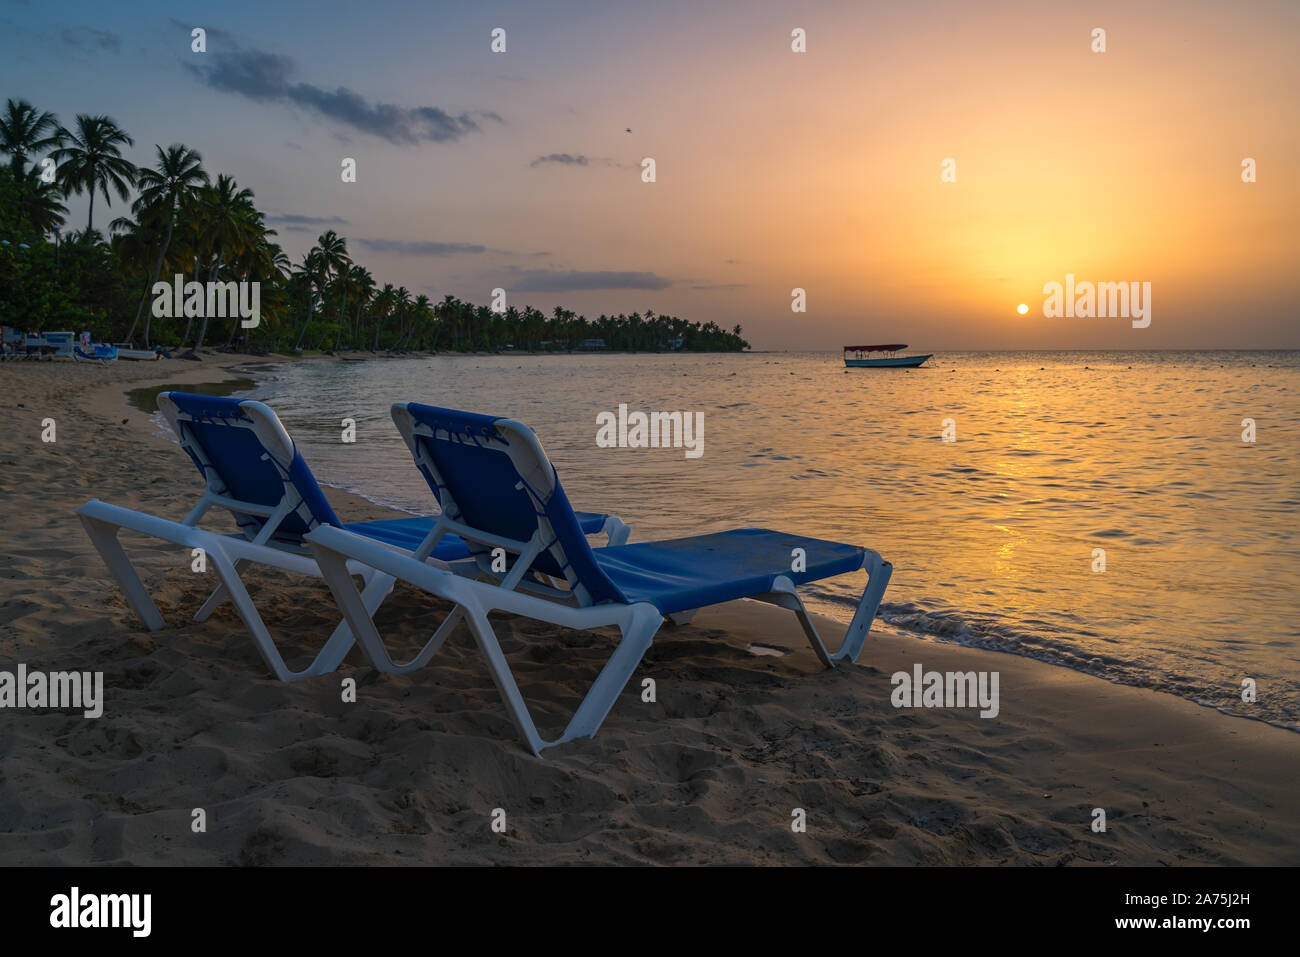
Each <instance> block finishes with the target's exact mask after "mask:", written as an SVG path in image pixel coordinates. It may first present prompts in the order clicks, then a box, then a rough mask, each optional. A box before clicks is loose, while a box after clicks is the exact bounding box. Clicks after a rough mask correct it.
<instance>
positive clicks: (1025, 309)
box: [1016, 302, 1029, 316]
mask: <svg viewBox="0 0 1300 957" xmlns="http://www.w3.org/2000/svg"><path fill="white" fill-rule="evenodd" d="M1016 312H1018V313H1020V314H1021V315H1022V316H1023V315H1025V314H1026V313H1027V312H1029V307H1028V306H1026V305H1025V304H1024V303H1023V302H1022V303H1021V304H1020V305H1018V306H1016Z"/></svg>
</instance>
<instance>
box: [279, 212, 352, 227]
mask: <svg viewBox="0 0 1300 957" xmlns="http://www.w3.org/2000/svg"><path fill="white" fill-rule="evenodd" d="M266 221H267V222H268V223H293V224H294V225H297V226H346V225H348V221H347V220H346V219H344V218H343V217H342V216H302V215H299V214H298V213H272V214H271V215H269V216H267V217H266Z"/></svg>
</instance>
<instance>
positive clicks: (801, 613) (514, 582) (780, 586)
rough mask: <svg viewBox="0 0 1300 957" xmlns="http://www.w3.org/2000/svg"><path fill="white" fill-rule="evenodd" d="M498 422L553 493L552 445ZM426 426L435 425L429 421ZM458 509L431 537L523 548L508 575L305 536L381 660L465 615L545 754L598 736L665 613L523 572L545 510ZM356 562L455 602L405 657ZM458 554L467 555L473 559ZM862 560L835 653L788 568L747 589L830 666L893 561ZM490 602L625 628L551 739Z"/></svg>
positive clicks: (566, 620)
mask: <svg viewBox="0 0 1300 957" xmlns="http://www.w3.org/2000/svg"><path fill="white" fill-rule="evenodd" d="M393 418H394V421H396V423H397V425H398V429H399V431H401V433H402V436H403V438H404V439H406V441H407V445H408V447H409V448H410V449H411V451H412V452H413V453H414V454H415V456H416V459H417V461H420V462H422V463H427V464H428V465H429V466H430V467H431V468H433V469H434V474H436V466H434V464H433V463H432V462H430V461H429V460H428V459H427V457H424V456H423V455H422V453H421V452H420V450H419V448H418V444H417V443H416V442H415V441H414V436H415V433H416V431H417V430H419V429H422V428H423V427H421V426H416V425H415V424H414V422H413V421H412V419H411V417H410V415H409V414H408V413H406V410H405V409H403V408H402V407H401V406H400V405H399V406H397V407H395V408H394V414H393ZM494 425H495V428H496V429H497V430H498V432H499V433H501V434H502V435H504V436H508V437H509V439H510V442H509V443H508V444H509V451H508V452H507V453H506V454H509V455H510V457H511V459H512V460H513V461H514V463H515V466H516V468H517V469H518V470H519V474H521V475H523V476H524V477H525V478H526V480H527V483H528V487H529V489H530V492H529V494H530V495H532V494H534V493H533V492H532V491H531V490H532V489H540V490H541V491H542V492H544V493H545V494H546V495H547V496H549V495H550V494H551V493H552V492H553V490H554V484H553V483H554V474H555V473H554V469H553V468H551V467H550V463H549V460H548V459H547V458H546V453H545V452H544V451H543V450H542V448H541V445H540V444H539V443H538V441H537V438H536V436H535V435H534V434H533V432H532V430H531V429H529V428H528V427H527V426H525V425H522V424H521V423H518V422H512V421H509V420H505V419H501V420H498V421H497V422H496V423H494ZM425 433H426V434H428V433H427V430H425ZM459 514H460V511H459V507H458V506H457V505H456V503H455V502H454V500H451V499H450V498H448V497H446V496H444V500H443V514H442V516H440V517H439V519H438V521H437V522H436V523H435V524H434V529H433V532H432V533H431V537H432V538H433V539H434V541H435V542H436V541H437V539H438V538H440V537H441V536H442V535H446V534H448V533H454V534H456V535H459V536H460V537H461V538H463V539H465V540H466V541H472V542H479V543H482V544H484V545H487V546H491V547H502V548H504V549H505V550H506V551H507V552H508V553H511V554H513V555H516V556H518V557H517V558H516V560H515V563H514V565H513V567H512V568H511V569H510V570H509V571H508V572H507V574H506V576H505V577H504V578H503V579H500V580H499V581H497V582H493V583H488V582H484V581H475V580H473V579H472V577H469V576H468V575H466V574H459V575H458V574H456V573H455V571H453V570H451V569H449V568H446V567H444V568H437V567H434V566H432V565H429V564H426V563H423V562H417V561H415V560H414V559H412V558H409V557H406V556H404V555H402V554H399V553H397V552H394V551H392V550H391V549H385V548H383V547H382V546H381V545H379V544H378V543H376V542H374V541H371V540H368V539H366V538H363V537H361V536H359V535H356V534H353V533H351V532H348V531H345V530H343V529H339V528H333V527H331V526H320V527H318V528H316V529H313V530H312V531H311V532H309V533H308V534H307V535H306V538H305V540H306V542H307V543H308V544H309V545H310V546H311V549H312V551H313V552H314V553H315V555H316V559H317V562H318V564H319V566H320V569H321V572H322V574H323V575H324V576H325V581H326V582H327V583H328V584H329V586H330V591H332V592H333V593H334V598H335V600H336V601H337V602H338V605H339V608H340V610H341V611H342V612H343V617H344V620H345V621H346V622H347V624H348V625H349V626H350V627H351V630H352V633H353V634H354V635H355V636H356V640H357V642H358V643H359V644H360V645H361V647H362V649H363V650H364V652H365V654H366V657H367V658H369V659H370V661H371V662H372V663H373V664H374V666H375V667H376V668H378V669H379V670H381V671H387V672H397V673H407V672H411V671H414V670H415V669H417V668H421V667H423V666H424V664H425V663H427V662H428V661H429V659H430V658H432V657H433V655H434V654H435V653H436V652H437V651H438V649H439V648H441V647H442V644H443V642H445V641H446V640H447V638H448V636H449V635H450V634H451V632H452V631H453V630H454V629H455V627H456V624H457V623H458V622H460V621H462V620H463V621H464V622H465V623H466V624H467V625H468V626H469V629H470V632H471V633H472V634H473V636H474V641H475V642H476V644H477V645H478V648H479V650H480V651H481V652H482V654H483V657H484V658H485V660H486V661H487V664H488V668H489V670H490V672H491V674H492V680H493V682H494V683H495V684H496V686H497V690H498V691H499V692H500V694H501V697H502V699H503V701H504V702H505V706H506V711H507V712H508V713H509V715H510V719H511V720H512V721H513V722H514V724H515V727H516V728H517V729H518V730H519V734H520V735H521V736H522V737H523V739H524V740H525V741H526V742H527V743H528V747H529V748H530V749H531V750H532V752H533V754H535V755H538V756H540V755H541V752H542V750H543V749H545V748H549V747H554V746H555V745H557V744H563V743H565V742H566V741H572V740H573V739H575V738H579V737H583V736H585V737H592V736H594V735H595V734H596V732H597V731H598V730H599V729H600V726H601V723H602V722H603V721H604V720H605V717H606V715H608V714H609V712H610V709H611V708H613V706H614V702H615V701H617V700H618V696H619V694H620V693H621V692H622V691H623V689H624V688H625V687H626V686H627V683H628V681H629V680H631V678H632V674H633V672H635V671H636V668H637V665H639V664H640V662H641V659H642V657H643V656H644V655H645V652H646V650H647V649H648V648H649V647H650V644H651V642H652V641H653V640H654V636H655V634H656V633H657V632H658V631H659V627H660V625H662V624H663V622H664V618H663V616H662V615H660V613H659V610H658V609H657V608H655V606H654V605H652V604H650V603H648V602H637V603H634V604H622V603H618V602H605V603H602V604H593V603H592V602H591V599H590V597H589V596H588V595H587V592H586V589H585V588H583V587H581V586H580V585H575V584H574V583H573V582H570V585H571V586H573V587H571V590H570V591H567V592H566V591H562V590H560V589H558V588H550V587H546V586H543V585H539V584H537V583H536V582H533V581H531V580H530V578H529V577H527V576H525V574H524V573H525V571H526V570H527V569H528V567H529V566H530V565H531V563H532V561H533V559H534V558H535V557H536V556H537V555H538V554H539V553H540V552H541V551H542V550H543V549H544V548H546V547H547V543H551V542H554V541H555V533H554V531H553V530H552V528H551V526H550V524H549V522H548V521H547V520H546V519H545V518H544V517H542V516H541V514H540V512H539V519H538V527H537V529H536V531H535V532H534V533H533V535H532V537H531V538H530V539H529V540H528V541H526V542H524V541H514V540H510V539H506V538H502V537H500V536H498V535H493V534H491V533H489V532H485V531H481V530H479V529H476V528H472V527H470V526H468V525H466V524H464V523H462V522H460V521H457V520H456V519H457V517H458V516H459ZM623 538H624V539H625V538H626V536H623ZM356 562H359V563H360V564H361V565H363V566H368V567H370V568H371V569H374V570H376V571H378V572H381V573H382V574H383V575H384V577H385V579H386V580H389V581H390V582H391V580H392V579H400V580H401V581H404V582H407V583H408V584H411V585H414V586H416V587H417V588H423V589H424V590H425V591H427V592H429V593H431V594H433V595H436V596H438V597H440V598H444V599H446V600H448V601H450V602H452V603H454V605H455V607H454V608H453V609H452V611H451V612H450V613H449V614H448V615H447V617H446V618H445V619H444V620H443V621H442V623H441V624H440V625H439V627H438V629H437V630H436V631H435V632H434V633H433V635H432V636H431V637H430V638H429V640H428V641H427V642H426V643H425V644H424V646H423V647H422V648H421V649H420V651H419V652H418V653H417V654H416V655H415V656H414V657H413V658H412V659H411V660H410V661H408V662H406V663H405V664H397V663H396V662H394V661H393V659H392V657H391V655H390V654H389V652H388V649H387V648H386V647H385V645H384V642H383V639H382V638H381V637H380V635H379V631H378V629H377V628H376V627H375V622H374V618H373V614H372V612H371V611H370V610H369V608H368V603H367V602H366V596H365V592H364V591H360V592H359V591H358V590H357V587H356V584H355V583H354V582H353V580H352V568H353V567H354V564H353V563H356ZM459 564H464V565H470V563H468V562H466V563H459ZM471 567H473V566H471ZM861 568H862V569H864V570H866V571H867V573H868V581H867V587H866V590H865V591H864V592H863V594H862V598H861V600H860V601H859V602H858V607H857V610H856V611H855V612H854V615H853V620H852V622H851V623H850V624H849V628H848V631H847V632H846V633H845V636H844V641H843V643H842V644H841V646H840V648H839V650H837V651H836V652H835V653H833V654H832V653H830V652H828V651H827V649H826V646H825V644H824V643H823V642H822V639H821V636H820V635H819V634H818V633H817V628H816V626H815V625H814V624H813V621H812V618H811V617H810V616H809V614H808V611H807V609H806V608H805V607H804V604H803V601H802V599H801V598H800V597H799V595H798V593H797V592H796V590H795V586H794V582H793V581H792V580H791V579H790V578H788V577H786V576H784V575H781V576H778V577H777V578H776V579H775V581H774V582H773V589H772V591H770V592H767V593H765V594H761V595H753V596H750V597H752V598H754V599H756V600H758V601H763V602H767V603H769V604H773V605H779V606H780V607H782V608H787V609H789V610H791V611H793V612H794V613H795V616H796V617H797V618H798V619H799V623H800V625H802V626H803V630H804V634H805V635H806V636H807V637H808V640H809V642H810V643H811V644H812V646H813V650H814V651H815V652H816V654H817V657H818V659H819V660H820V661H821V662H822V664H823V665H825V666H826V667H827V668H833V667H835V662H836V661H840V660H843V659H846V658H847V659H848V660H849V661H855V660H857V657H858V655H859V654H860V653H861V651H862V647H863V645H864V644H865V642H866V639H867V634H868V632H869V631H870V629H871V624H872V622H873V621H874V620H875V617H876V610H877V609H878V608H879V606H880V601H881V598H882V597H883V596H884V593H885V588H886V587H887V586H888V585H889V578H890V575H891V574H892V572H893V567H892V566H891V565H890V564H889V563H888V562H886V561H885V560H884V559H882V558H881V557H880V556H879V555H878V554H876V553H875V552H873V551H871V550H870V549H866V550H864V554H863V560H862V565H861ZM456 571H459V569H457V570H456ZM471 574H472V573H471ZM516 587H518V588H521V589H527V590H528V591H530V592H539V593H541V594H542V595H545V596H547V597H538V595H534V594H525V593H523V592H521V591H516V590H515V589H516ZM575 605H576V607H575ZM493 611H505V612H509V613H511V614H515V615H522V616H524V617H527V618H532V619H535V620H538V621H545V622H549V623H551V624H556V625H559V626H561V627H564V628H575V629H587V628H600V627H603V626H606V625H616V626H618V629H619V631H620V632H621V633H622V639H621V640H620V642H619V644H618V646H617V647H616V648H615V649H614V652H613V653H612V654H611V655H610V657H609V660H608V661H607V662H606V663H605V667H604V668H603V669H601V672H600V674H599V675H598V676H597V677H596V680H595V682H594V683H593V684H592V686H591V688H590V690H589V691H588V692H587V694H586V696H585V697H584V698H583V699H582V702H581V703H580V704H579V705H578V708H577V710H576V711H575V712H574V715H573V717H572V719H570V721H569V724H568V726H567V727H566V728H565V729H564V733H563V734H562V735H561V736H560V737H559V738H556V739H555V740H554V741H546V740H544V739H543V738H542V737H541V735H540V734H539V733H538V731H537V725H536V723H535V722H534V721H533V718H532V715H531V713H530V712H529V710H528V705H527V703H526V702H525V701H524V698H523V695H522V694H521V693H520V691H519V685H518V683H517V682H516V681H515V678H514V673H513V672H512V671H511V669H510V664H509V662H508V661H507V660H506V657H505V655H504V653H503V652H502V651H501V645H500V642H498V640H497V636H496V632H495V631H494V630H493V628H492V625H491V623H490V622H489V621H488V615H489V614H491V613H492V612H493ZM694 613H695V610H691V611H686V612H681V613H677V614H674V615H671V616H669V617H670V618H671V619H673V620H674V621H675V622H676V623H678V624H685V623H686V622H687V621H689V620H690V618H691V617H692V616H693V615H694Z"/></svg>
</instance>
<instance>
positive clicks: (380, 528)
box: [339, 512, 609, 562]
mask: <svg viewBox="0 0 1300 957" xmlns="http://www.w3.org/2000/svg"><path fill="white" fill-rule="evenodd" d="M608 518H609V516H608V515H601V514H599V513H596V512H579V513H578V524H579V525H580V526H581V527H582V531H583V534H584V535H597V534H599V533H600V532H601V530H603V529H604V527H605V521H606V520H607V519H608ZM435 521H436V518H435V517H433V516H426V517H412V518H389V519H381V520H380V521H377V522H352V523H350V524H347V525H340V526H339V527H340V528H345V529H347V530H348V531H349V532H355V533H356V534H358V535H364V536H365V537H366V538H372V539H374V540H375V541H377V542H383V543H384V544H386V545H396V546H397V547H398V548H404V549H406V550H407V551H408V552H413V551H415V549H416V548H418V547H419V545H420V542H422V541H424V537H425V536H426V535H428V534H429V532H430V531H431V530H432V529H433V523H434V522H435ZM469 554H470V551H469V544H468V543H467V542H466V541H465V540H464V539H463V538H459V537H457V536H455V535H444V536H443V537H442V538H441V539H440V540H439V541H438V544H437V546H436V547H435V548H434V550H433V557H434V558H437V559H439V560H440V561H444V562H454V561H459V560H460V559H462V558H468V557H469Z"/></svg>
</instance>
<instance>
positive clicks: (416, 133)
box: [185, 49, 503, 146]
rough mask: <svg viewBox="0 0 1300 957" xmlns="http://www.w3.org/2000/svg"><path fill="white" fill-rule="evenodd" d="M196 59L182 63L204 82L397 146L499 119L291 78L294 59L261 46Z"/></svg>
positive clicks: (442, 139)
mask: <svg viewBox="0 0 1300 957" xmlns="http://www.w3.org/2000/svg"><path fill="white" fill-rule="evenodd" d="M204 59H205V61H206V62H204V63H202V64H198V65H196V64H192V63H186V64H185V67H186V69H188V70H189V71H190V72H191V73H193V74H194V75H195V76H196V77H198V78H199V80H200V81H202V82H203V83H204V84H206V85H207V86H209V87H211V88H212V89H214V90H219V91H221V92H223V93H233V94H236V95H238V96H243V97H247V98H248V99H250V100H256V101H258V102H263V103H285V104H289V105H292V106H297V107H299V108H302V109H305V110H310V111H312V112H315V113H318V114H320V115H321V116H324V117H326V118H327V119H330V120H333V121H335V122H336V123H341V124H342V125H344V126H347V127H350V128H351V129H354V130H357V131H360V132H362V133H367V134H369V135H371V136H376V137H379V138H380V139H384V140H387V141H388V142H390V143H394V144H396V145H398V146H414V145H416V144H418V143H422V142H431V143H453V142H455V141H456V140H459V139H461V138H462V137H464V136H467V135H468V134H470V133H477V132H480V131H481V129H482V127H480V126H479V123H478V121H479V120H493V121H496V122H498V123H500V122H503V121H502V119H501V117H500V116H498V115H497V114H495V113H489V112H483V111H476V112H474V113H469V112H461V113H455V114H453V113H449V112H447V111H446V110H443V109H440V108H438V107H436V106H417V107H403V106H397V105H395V104H392V103H371V102H370V101H369V100H367V99H366V98H365V97H363V96H362V95H361V94H359V93H357V92H355V91H353V90H349V89H348V88H347V87H344V86H340V87H337V88H336V89H333V90H327V89H325V88H324V87H319V86H315V85H313V84H311V83H300V82H295V80H294V74H295V73H296V72H297V64H296V63H295V61H294V59H293V58H292V57H289V56H284V55H282V54H278V53H267V52H266V51H264V50H253V49H246V50H244V49H236V50H232V51H215V52H214V51H209V52H208V53H207V54H206V55H205V57H204Z"/></svg>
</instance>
